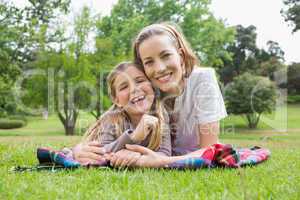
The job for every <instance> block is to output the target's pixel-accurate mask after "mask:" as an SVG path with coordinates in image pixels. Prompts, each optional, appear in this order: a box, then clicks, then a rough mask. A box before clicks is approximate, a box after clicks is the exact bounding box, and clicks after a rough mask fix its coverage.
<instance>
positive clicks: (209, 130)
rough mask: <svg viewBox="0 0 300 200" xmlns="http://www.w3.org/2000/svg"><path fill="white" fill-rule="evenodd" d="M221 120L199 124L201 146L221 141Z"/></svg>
mask: <svg viewBox="0 0 300 200" xmlns="http://www.w3.org/2000/svg"><path fill="white" fill-rule="evenodd" d="M219 132H220V125H219V122H218V121H217V122H211V123H206V124H199V125H198V136H199V140H200V141H199V143H200V148H203V147H208V146H211V145H213V144H216V143H218V142H219Z"/></svg>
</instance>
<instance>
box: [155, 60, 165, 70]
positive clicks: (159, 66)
mask: <svg viewBox="0 0 300 200" xmlns="http://www.w3.org/2000/svg"><path fill="white" fill-rule="evenodd" d="M155 69H156V71H158V72H159V71H164V70H165V69H166V64H165V63H164V62H162V61H157V62H156V66H155Z"/></svg>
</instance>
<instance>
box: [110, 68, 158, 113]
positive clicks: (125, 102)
mask: <svg viewBox="0 0 300 200" xmlns="http://www.w3.org/2000/svg"><path fill="white" fill-rule="evenodd" d="M114 87H115V89H116V96H115V99H114V102H115V103H116V104H117V105H118V106H119V107H122V108H123V109H124V110H125V111H126V112H127V113H128V115H129V116H133V115H142V114H144V113H147V112H149V111H150V109H151V106H152V103H153V101H154V91H153V88H152V86H151V83H150V81H149V80H148V79H147V78H146V76H145V74H144V73H143V72H142V71H140V70H139V69H137V68H136V67H133V66H132V67H131V66H130V67H128V68H127V69H126V70H125V71H124V72H121V73H119V74H118V76H117V77H116V79H115V82H114Z"/></svg>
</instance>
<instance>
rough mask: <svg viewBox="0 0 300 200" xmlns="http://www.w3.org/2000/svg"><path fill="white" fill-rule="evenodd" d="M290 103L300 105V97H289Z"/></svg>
mask: <svg viewBox="0 0 300 200" xmlns="http://www.w3.org/2000/svg"><path fill="white" fill-rule="evenodd" d="M287 102H288V103H300V95H289V96H288V97H287Z"/></svg>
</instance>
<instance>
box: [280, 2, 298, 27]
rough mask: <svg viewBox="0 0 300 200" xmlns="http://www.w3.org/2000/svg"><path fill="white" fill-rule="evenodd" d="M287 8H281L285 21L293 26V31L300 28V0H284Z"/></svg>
mask: <svg viewBox="0 0 300 200" xmlns="http://www.w3.org/2000/svg"><path fill="white" fill-rule="evenodd" d="M284 4H285V6H286V8H284V9H282V10H281V14H282V15H283V16H284V18H285V21H286V22H289V23H290V24H291V25H292V26H293V30H292V31H293V32H296V31H298V30H299V29H300V0H284Z"/></svg>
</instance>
